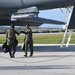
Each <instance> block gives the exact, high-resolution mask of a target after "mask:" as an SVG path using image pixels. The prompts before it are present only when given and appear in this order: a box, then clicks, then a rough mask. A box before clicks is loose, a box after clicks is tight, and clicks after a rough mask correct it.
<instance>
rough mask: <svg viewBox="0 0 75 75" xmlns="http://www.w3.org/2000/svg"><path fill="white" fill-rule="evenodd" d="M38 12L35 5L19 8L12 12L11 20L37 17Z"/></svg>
mask: <svg viewBox="0 0 75 75" xmlns="http://www.w3.org/2000/svg"><path fill="white" fill-rule="evenodd" d="M38 13H39V11H38V9H37V7H31V8H26V9H21V10H18V11H17V12H16V13H15V14H12V16H11V20H14V19H24V18H34V17H38Z"/></svg>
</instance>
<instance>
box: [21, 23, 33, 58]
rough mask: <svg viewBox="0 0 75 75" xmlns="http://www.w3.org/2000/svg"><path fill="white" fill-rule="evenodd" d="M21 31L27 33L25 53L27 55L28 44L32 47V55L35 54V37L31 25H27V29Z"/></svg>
mask: <svg viewBox="0 0 75 75" xmlns="http://www.w3.org/2000/svg"><path fill="white" fill-rule="evenodd" d="M20 33H24V34H25V38H24V43H25V48H24V51H25V55H24V56H26V57H27V51H28V45H29V47H30V56H33V38H32V30H31V28H30V27H29V24H27V25H26V29H25V31H20Z"/></svg>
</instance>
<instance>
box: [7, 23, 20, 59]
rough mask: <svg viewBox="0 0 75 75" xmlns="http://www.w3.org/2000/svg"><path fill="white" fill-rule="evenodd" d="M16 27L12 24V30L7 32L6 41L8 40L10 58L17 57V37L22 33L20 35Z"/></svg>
mask: <svg viewBox="0 0 75 75" xmlns="http://www.w3.org/2000/svg"><path fill="white" fill-rule="evenodd" d="M14 28H15V26H14V25H13V24H12V25H11V27H10V29H9V30H8V31H7V33H6V40H7V45H8V46H9V55H10V58H14V57H15V56H14V55H15V52H16V43H15V40H16V35H15V34H17V35H19V34H20V33H18V32H17V31H16V30H15V29H14Z"/></svg>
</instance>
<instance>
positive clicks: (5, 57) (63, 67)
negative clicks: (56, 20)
mask: <svg viewBox="0 0 75 75" xmlns="http://www.w3.org/2000/svg"><path fill="white" fill-rule="evenodd" d="M23 55H24V53H23V51H22V50H21V45H19V46H18V47H17V51H16V54H15V58H9V54H8V53H4V52H3V51H2V48H1V46H0V75H75V45H70V46H69V47H67V48H66V47H63V48H60V45H51V44H34V54H33V57H29V51H28V57H24V56H23Z"/></svg>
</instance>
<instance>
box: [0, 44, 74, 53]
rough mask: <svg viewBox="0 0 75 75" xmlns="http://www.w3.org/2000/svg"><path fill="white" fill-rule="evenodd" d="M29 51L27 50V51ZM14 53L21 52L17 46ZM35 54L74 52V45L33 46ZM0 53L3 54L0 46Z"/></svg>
mask: <svg viewBox="0 0 75 75" xmlns="http://www.w3.org/2000/svg"><path fill="white" fill-rule="evenodd" d="M28 50H29V49H28ZM16 51H18V52H22V50H21V46H17V48H16ZM34 51H35V52H59V51H60V52H73V51H75V45H70V46H69V47H63V48H60V45H59V46H55V45H53V46H34ZM0 52H3V50H2V47H1V46H0Z"/></svg>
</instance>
